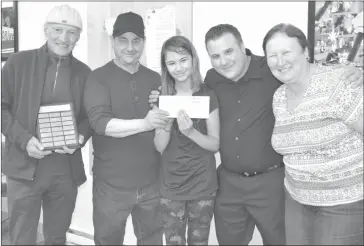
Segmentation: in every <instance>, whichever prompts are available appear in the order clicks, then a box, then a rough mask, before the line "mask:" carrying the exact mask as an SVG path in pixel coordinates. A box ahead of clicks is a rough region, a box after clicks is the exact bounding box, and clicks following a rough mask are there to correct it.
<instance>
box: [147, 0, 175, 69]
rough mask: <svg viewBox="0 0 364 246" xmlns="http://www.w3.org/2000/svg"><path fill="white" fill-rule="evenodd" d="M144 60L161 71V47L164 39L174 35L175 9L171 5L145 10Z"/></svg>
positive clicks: (149, 66) (150, 66)
mask: <svg viewBox="0 0 364 246" xmlns="http://www.w3.org/2000/svg"><path fill="white" fill-rule="evenodd" d="M145 20H146V26H145V35H146V60H147V67H148V68H150V69H152V70H154V71H156V72H158V73H160V72H161V61H160V59H161V58H160V56H161V49H162V45H163V43H164V41H166V40H167V39H168V38H170V37H172V36H174V35H176V11H175V8H174V7H173V6H165V7H163V8H159V9H148V10H147V11H146V19H145Z"/></svg>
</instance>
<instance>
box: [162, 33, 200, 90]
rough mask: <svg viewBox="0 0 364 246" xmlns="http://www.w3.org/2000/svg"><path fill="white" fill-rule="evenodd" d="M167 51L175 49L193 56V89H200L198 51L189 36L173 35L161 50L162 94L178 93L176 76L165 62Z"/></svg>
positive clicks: (174, 50)
mask: <svg viewBox="0 0 364 246" xmlns="http://www.w3.org/2000/svg"><path fill="white" fill-rule="evenodd" d="M167 51H173V52H176V53H179V54H186V53H187V54H189V55H190V56H191V57H192V75H191V89H192V91H193V92H196V91H198V90H199V89H200V87H201V84H202V76H201V73H200V62H199V59H198V55H197V51H196V49H195V47H194V46H193V44H192V43H191V41H190V40H188V39H187V38H185V37H183V36H173V37H171V38H169V39H167V40H166V41H165V42H164V43H163V46H162V51H161V68H162V95H173V94H175V93H176V89H175V87H174V86H175V81H174V78H173V77H172V76H171V75H170V74H169V72H168V69H167V66H166V62H165V58H166V57H165V56H166V53H167Z"/></svg>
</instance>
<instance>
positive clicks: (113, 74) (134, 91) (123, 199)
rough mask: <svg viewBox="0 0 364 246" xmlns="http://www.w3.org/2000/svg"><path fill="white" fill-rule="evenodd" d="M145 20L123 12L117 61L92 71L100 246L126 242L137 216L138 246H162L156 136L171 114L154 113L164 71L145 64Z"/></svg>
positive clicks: (89, 100) (89, 102) (89, 89)
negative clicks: (151, 99)
mask: <svg viewBox="0 0 364 246" xmlns="http://www.w3.org/2000/svg"><path fill="white" fill-rule="evenodd" d="M144 40H145V36H144V24H143V19H142V18H141V17H140V16H139V15H137V14H135V13H132V12H128V13H123V14H120V15H119V16H118V17H117V19H116V22H115V24H114V29H113V39H112V45H113V48H114V53H115V59H114V60H112V61H110V62H108V63H107V64H105V65H104V66H102V67H100V68H98V69H96V70H94V71H93V72H91V75H90V77H89V79H88V81H87V83H86V89H85V95H84V103H85V107H86V110H87V112H88V117H89V121H90V125H91V127H92V128H93V129H94V131H95V134H94V135H93V136H92V143H93V147H94V166H93V173H94V179H93V182H94V184H93V222H94V229H95V233H94V240H95V244H96V245H120V244H123V239H124V233H125V225H126V221H127V218H128V216H129V215H130V214H131V215H132V219H133V225H134V232H135V236H136V237H137V243H138V245H162V222H161V217H160V216H161V214H160V213H159V209H158V208H159V199H160V196H159V186H158V183H159V181H158V175H159V170H160V154H159V153H158V152H157V151H156V150H155V148H154V143H153V138H154V131H152V130H153V129H155V128H156V127H162V126H164V124H165V123H166V122H167V115H168V113H167V112H165V111H162V110H159V109H155V110H150V109H149V104H148V95H149V93H150V91H151V90H152V89H155V88H158V86H160V83H161V81H160V76H159V74H158V73H156V72H154V71H152V70H150V69H148V68H146V67H144V66H143V65H141V64H139V59H140V57H141V55H142V52H143V49H144Z"/></svg>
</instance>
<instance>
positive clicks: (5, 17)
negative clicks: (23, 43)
mask: <svg viewBox="0 0 364 246" xmlns="http://www.w3.org/2000/svg"><path fill="white" fill-rule="evenodd" d="M18 42H19V40H18V2H17V1H13V2H3V1H2V2H1V61H6V60H7V59H8V58H9V56H10V55H11V54H13V53H14V52H18Z"/></svg>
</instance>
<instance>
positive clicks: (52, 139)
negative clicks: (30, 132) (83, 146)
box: [37, 103, 79, 150]
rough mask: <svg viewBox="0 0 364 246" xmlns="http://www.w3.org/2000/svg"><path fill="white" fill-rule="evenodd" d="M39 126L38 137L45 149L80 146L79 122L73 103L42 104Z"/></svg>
mask: <svg viewBox="0 0 364 246" xmlns="http://www.w3.org/2000/svg"><path fill="white" fill-rule="evenodd" d="M37 126H38V127H37V133H38V139H39V141H40V142H41V143H42V144H43V146H44V149H45V150H55V149H61V148H63V146H67V147H69V148H77V147H79V144H78V131H77V124H76V119H75V116H74V112H73V106H72V104H71V103H67V104H52V105H42V106H41V107H40V109H39V114H38V124H37Z"/></svg>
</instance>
